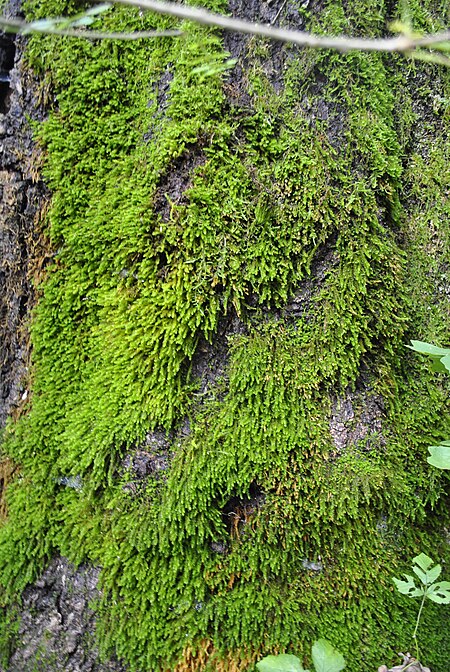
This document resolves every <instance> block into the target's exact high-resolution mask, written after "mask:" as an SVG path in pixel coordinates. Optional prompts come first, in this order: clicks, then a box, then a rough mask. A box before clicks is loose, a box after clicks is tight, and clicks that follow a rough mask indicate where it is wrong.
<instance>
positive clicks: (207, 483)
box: [0, 0, 450, 672]
mask: <svg viewBox="0 0 450 672" xmlns="http://www.w3.org/2000/svg"><path fill="white" fill-rule="evenodd" d="M350 5H351V6H350ZM350 5H349V3H346V8H344V6H343V5H341V4H340V3H338V2H328V3H327V4H326V6H325V7H324V9H323V11H322V12H321V14H320V16H319V15H318V16H315V17H312V19H311V24H312V26H313V27H314V28H315V29H317V30H319V29H320V30H322V31H327V32H328V31H341V30H343V29H344V28H345V29H346V30H347V27H348V21H350V22H351V28H352V30H353V31H355V32H358V33H359V32H360V33H365V34H367V33H369V34H377V33H379V32H380V31H381V30H383V28H384V24H385V20H386V12H387V10H385V9H384V7H378V8H377V10H376V11H374V10H372V9H370V8H368V7H367V3H364V2H361V0H358V1H356V0H354V2H352V3H350ZM29 7H30V11H32V12H34V13H35V14H36V16H47V15H51V14H59V13H62V12H63V11H65V10H66V6H62V5H60V4H59V3H56V2H54V1H53V0H52V1H51V2H50V1H49V2H45V3H39V10H37V8H36V7H35V6H34V3H31V2H30V3H29ZM214 8H215V9H222V10H223V9H224V7H223V6H220V7H219V6H218V5H217V6H215V7H214ZM434 9H436V11H437V9H438V8H434V7H433V11H434ZM37 12H39V13H38V14H37ZM415 12H416V14H417V16H418V17H419V18H420V20H421V21H422V23H423V25H426V22H428V21H429V22H430V23H429V24H428V25H431V26H432V28H433V29H434V28H436V25H437V24H436V22H437V19H436V18H434V19H432V18H429V17H430V16H431V15H430V14H429V12H431V9H429V10H423V9H422V10H421V12H420V16H419V11H418V9H417V10H415ZM103 21H104V25H105V27H112V26H114V28H116V29H117V28H124V27H126V28H127V29H130V28H144V27H147V28H148V27H153V26H154V27H166V26H168V25H170V21H168V20H166V19H161V18H157V19H154V18H148V17H141V16H140V15H139V14H138V13H137V12H133V11H128V10H127V11H125V10H123V9H119V8H117V7H115V8H114V10H113V11H111V13H110V15H105V17H104V18H103ZM428 25H426V27H428ZM185 30H186V35H185V37H184V38H183V39H180V40H172V41H169V40H155V41H153V42H151V43H150V44H149V43H137V44H122V43H109V42H106V43H101V44H88V43H81V42H77V41H74V40H55V39H54V38H50V37H48V38H39V39H33V40H32V41H31V43H30V46H29V59H30V63H31V65H32V66H33V67H34V68H36V69H39V70H40V71H41V72H42V73H43V76H45V77H46V78H47V79H48V81H49V82H50V83H51V85H52V87H53V89H54V91H55V92H56V101H57V102H56V105H55V109H54V110H53V111H52V113H51V114H50V117H49V119H48V121H47V122H46V123H45V124H44V125H43V126H42V127H41V128H39V129H38V131H37V133H38V137H39V138H40V141H41V142H42V143H43V144H44V145H45V147H46V148H47V152H48V159H47V163H46V167H45V171H44V172H45V177H46V180H47V183H48V185H49V186H50V188H51V189H52V191H53V201H52V208H51V211H50V213H49V218H48V232H49V236H50V238H51V241H52V244H53V246H54V250H55V257H54V262H53V264H52V265H51V266H50V268H49V269H48V273H47V278H46V280H45V282H44V283H43V284H42V286H41V292H42V296H41V300H40V302H39V305H38V307H37V309H36V313H35V317H34V321H33V325H32V338H33V348H34V390H33V396H32V401H31V404H30V409H29V413H28V414H27V415H26V416H25V417H22V419H21V420H20V422H19V423H18V424H17V426H16V427H14V428H13V427H10V431H9V436H8V437H7V440H6V443H5V448H4V450H5V451H6V452H7V453H8V455H10V456H11V457H12V458H13V459H14V460H15V461H17V462H18V463H20V465H21V476H20V478H17V479H16V480H15V482H14V483H13V484H12V485H11V486H10V487H9V492H8V504H9V519H8V522H7V523H6V524H5V525H4V526H3V528H2V530H1V532H0V535H1V536H0V541H1V545H0V566H1V581H2V584H3V585H4V595H5V598H4V599H5V602H6V601H8V600H9V601H10V602H12V601H14V599H17V596H18V594H19V593H20V591H21V590H22V589H23V588H24V586H26V585H27V583H29V582H30V581H32V580H33V579H34V578H35V577H36V576H37V574H38V573H39V571H40V570H41V569H42V567H43V565H44V563H45V562H46V561H47V560H48V558H49V557H50V556H51V554H52V553H55V552H60V553H62V554H65V555H67V556H68V557H69V558H70V559H72V560H74V561H77V562H81V561H84V560H90V561H91V562H95V563H98V564H100V565H101V566H102V568H103V572H102V585H103V589H104V598H103V602H102V604H101V605H99V612H100V613H101V619H100V622H99V633H100V636H99V639H100V641H101V643H102V645H103V648H104V649H105V650H107V649H108V647H109V646H111V647H114V648H115V650H116V651H117V653H118V655H119V656H120V657H123V659H124V660H125V661H127V662H128V663H129V665H130V669H132V670H140V671H142V670H152V671H154V670H159V669H161V670H163V669H164V670H165V669H175V668H176V667H177V666H178V667H177V669H184V668H186V669H188V668H187V666H188V664H192V665H194V667H195V669H204V668H205V669H207V668H208V666H209V667H210V668H212V669H220V666H221V665H222V666H224V665H227V666H228V667H226V668H224V669H229V670H231V669H232V665H233V664H235V665H236V666H237V667H238V666H239V665H240V666H241V667H243V666H246V667H248V668H249V669H250V668H251V664H252V661H254V660H255V659H256V658H257V656H258V655H262V654H263V653H264V652H269V651H274V650H284V649H286V648H287V649H290V650H294V651H296V652H299V653H300V654H301V655H303V653H304V652H307V651H309V645H310V642H311V641H312V640H313V639H315V638H317V637H319V636H326V637H327V638H328V639H330V640H332V641H333V642H334V643H335V644H336V645H338V647H339V649H340V650H341V651H342V652H343V653H344V655H345V656H346V658H347V659H348V661H349V664H350V665H352V666H354V667H355V669H357V668H359V667H360V666H361V665H362V664H364V666H365V667H367V668H369V667H376V665H377V664H379V663H380V662H382V661H383V660H384V659H386V657H387V656H389V654H390V652H391V651H392V648H391V647H393V648H394V650H395V649H396V648H398V647H399V646H400V647H401V646H405V645H407V644H408V643H409V637H410V632H411V630H412V626H413V621H414V614H413V615H411V614H410V613H409V610H408V605H405V604H403V603H402V600H401V599H399V598H398V596H397V595H395V594H394V593H393V590H392V586H391V582H390V576H391V575H392V573H394V569H395V568H397V566H398V565H399V564H401V563H402V562H404V561H409V559H410V557H411V556H412V555H414V554H415V553H416V552H418V551H420V550H425V551H427V552H429V553H430V554H432V552H431V550H430V549H435V554H436V555H439V556H440V557H443V558H444V559H445V558H448V550H447V549H446V547H445V544H444V543H443V541H442V540H443V534H442V528H443V524H444V522H445V516H446V500H445V484H446V481H445V476H442V475H441V474H436V473H435V472H434V471H433V470H431V469H430V468H429V467H428V465H427V463H426V460H425V456H426V445H427V443H428V442H429V437H430V436H432V435H439V434H442V435H443V434H444V433H445V429H446V427H447V428H448V424H449V421H448V418H447V417H446V416H445V415H444V414H443V409H444V407H445V402H446V400H447V398H448V387H447V388H445V387H444V386H445V383H442V385H441V386H437V385H436V380H435V377H433V376H432V375H431V374H430V373H429V372H427V371H426V370H424V368H423V367H421V366H420V363H418V362H413V361H410V360H409V358H408V357H407V356H406V354H405V351H404V345H403V344H404V342H405V341H407V339H408V338H409V336H416V337H419V336H420V337H422V338H424V340H434V339H436V338H437V339H441V341H442V339H445V335H446V333H448V328H449V326H450V325H449V321H450V320H449V315H448V308H447V307H446V304H445V292H441V294H440V296H439V297H438V298H436V299H435V300H433V303H432V306H433V307H432V310H431V311H428V304H429V303H430V297H431V296H432V293H433V291H434V288H435V287H436V279H437V278H438V276H439V274H441V276H442V277H444V276H445V278H446V280H445V282H447V283H448V269H447V268H446V267H445V259H446V258H448V256H447V257H446V255H448V245H449V232H448V226H441V225H439V226H437V224H436V222H438V221H440V220H441V219H442V218H443V216H444V214H445V213H446V212H448V204H447V201H446V200H445V198H443V196H442V194H443V190H444V189H445V188H448V172H447V170H448V169H447V167H446V166H447V165H448V162H447V163H446V162H445V160H444V157H445V156H446V153H447V152H448V147H447V146H446V142H447V139H446V135H445V128H446V122H447V121H448V119H447V112H446V110H447V108H446V107H445V104H444V103H442V102H441V103H440V105H441V107H440V108H439V109H437V110H436V111H434V112H433V115H431V113H430V112H429V103H428V101H429V100H430V97H433V96H440V100H441V101H442V100H444V101H445V100H446V97H445V96H446V95H448V89H447V90H446V89H445V88H444V87H445V84H446V82H445V78H446V77H447V75H446V74H445V73H443V72H441V71H440V70H439V69H438V68H434V67H432V66H414V68H413V66H409V65H405V64H404V63H403V62H400V61H399V59H393V58H391V59H387V58H385V57H382V56H380V55H366V54H351V55H346V56H343V55H338V54H328V53H323V54H310V53H307V54H303V53H301V54H298V53H295V52H290V51H289V50H286V52H285V53H284V56H283V58H285V60H286V64H287V65H286V70H285V73H284V85H285V86H284V90H283V92H282V93H281V94H279V95H277V94H275V92H274V90H273V88H272V85H271V83H270V81H269V79H268V75H267V67H266V63H265V58H266V57H267V49H268V47H267V45H265V44H264V43H261V42H259V43H256V42H255V41H253V40H250V41H248V43H247V55H248V59H249V67H248V70H247V72H246V75H245V76H246V78H247V80H248V85H249V90H250V92H251V93H250V95H249V98H248V103H247V105H246V106H244V105H238V104H237V103H236V102H234V103H233V102H232V100H231V102H230V99H227V97H226V94H225V92H226V90H227V87H226V85H227V76H226V75H223V74H215V75H209V76H207V77H204V76H202V75H201V73H196V72H195V70H194V69H195V67H196V66H197V65H198V64H199V63H204V62H217V61H218V60H219V61H220V60H221V59H225V58H226V55H225V54H224V53H223V47H222V41H221V38H220V34H219V32H218V31H213V30H207V29H203V28H199V27H195V26H190V25H186V26H185ZM412 70H415V71H412ZM415 77H422V78H423V80H424V81H428V78H433V80H432V81H433V84H432V88H433V91H432V93H431V94H430V93H425V92H424V93H423V96H422V97H421V96H420V95H418V94H417V92H415V91H414V88H415V87H414V82H415V81H416V79H415ZM430 86H431V85H430ZM446 91H447V93H446ZM422 98H423V100H424V101H426V102H424V103H423V105H422V108H421V107H420V101H421V100H422ZM399 100H401V101H402V104H401V105H399V102H398V101H399ZM436 104H437V103H436ZM415 105H416V106H417V109H414V106H415ZM442 105H444V107H442ZM413 117H415V118H416V119H417V121H416V124H417V125H418V126H420V125H421V124H422V125H423V124H425V123H426V124H428V125H429V133H430V137H432V138H433V142H434V143H435V145H434V147H435V148H434V149H430V150H429V151H422V152H420V151H418V152H416V150H415V148H414V144H415V143H417V133H415V132H413V131H411V128H410V126H409V124H410V120H411V119H412V118H413ZM411 145H412V146H413V147H411ZM422 149H423V147H420V146H419V150H422ZM446 180H447V181H446ZM424 248H425V252H424ZM430 257H431V259H432V261H431V262H430V261H429V259H430ZM446 274H447V275H446ZM447 286H448V285H447ZM424 288H426V292H427V293H426V294H425V296H422V294H421V292H422V290H423V289H424ZM295 302H297V304H296V305H300V309H299V310H293V308H292V306H293V303H295ZM232 314H237V315H238V316H239V318H240V320H241V323H242V325H243V327H242V329H241V331H242V333H241V334H240V335H236V336H234V338H233V339H230V348H229V364H228V366H227V368H226V371H225V374H224V379H223V380H222V382H221V388H220V390H216V393H215V394H213V393H211V391H210V394H209V397H208V398H207V399H206V401H204V402H203V403H202V404H199V403H198V401H197V400H198V396H196V391H197V389H198V384H197V383H196V381H195V378H194V377H193V375H192V373H191V366H190V365H191V363H192V360H193V358H194V357H195V355H196V352H197V350H198V344H199V342H200V341H201V340H202V339H206V340H207V341H208V340H209V341H213V342H214V339H215V338H216V335H217V331H218V327H219V323H220V320H221V319H222V318H223V317H224V316H225V315H232ZM353 393H358V394H360V395H361V399H362V401H361V404H362V405H363V406H364V405H365V404H367V403H368V400H370V399H372V398H375V397H376V398H377V399H379V400H381V401H380V403H381V404H382V407H383V412H382V432H379V433H377V432H375V431H374V432H373V434H372V436H370V435H367V436H362V437H361V438H360V441H359V443H358V442H347V443H342V444H337V443H336V440H335V439H334V437H333V433H332V431H331V429H330V420H331V419H332V415H333V412H334V411H333V408H334V405H335V401H336V397H339V398H340V399H341V400H342V399H345V398H346V396H348V395H349V394H353ZM186 415H187V416H188V417H189V419H190V432H189V435H188V436H187V437H184V438H180V436H181V434H180V433H179V434H176V436H177V439H176V440H175V441H174V442H173V445H172V447H171V450H172V453H173V459H172V461H171V465H170V469H169V470H168V473H167V478H166V480H164V479H160V478H159V479H158V478H157V477H156V476H155V477H153V478H150V479H149V480H148V482H147V484H146V487H145V489H144V490H142V491H141V492H140V493H139V494H138V495H137V496H132V495H131V494H130V491H129V490H127V488H126V487H124V482H125V481H126V475H124V467H123V458H124V456H125V455H126V454H127V453H129V452H130V451H132V450H133V448H135V447H136V446H137V445H139V444H140V443H141V442H142V441H143V440H144V438H145V436H146V434H147V433H148V432H149V431H152V430H155V429H157V428H161V427H162V428H164V430H166V431H168V432H169V431H170V430H172V431H175V433H176V430H177V428H179V426H180V424H181V423H182V422H183V420H184V418H185V417H186ZM70 479H72V480H70ZM67 484H69V485H70V484H72V485H75V486H76V487H67ZM12 558H14V562H12ZM428 618H429V620H428V623H427V630H426V633H425V632H424V639H425V641H426V650H427V652H428V653H429V658H428V661H429V663H430V664H431V665H434V667H433V672H444V669H445V665H444V662H443V661H444V660H448V653H449V652H448V651H447V650H446V648H445V646H446V644H445V643H444V642H443V641H441V639H440V635H439V633H440V632H441V631H442V628H438V627H437V622H438V621H437V620H436V619H437V617H436V614H435V613H434V612H433V610H432V609H431V610H430V611H429V616H428ZM439 618H441V616H439ZM424 631H425V628H424ZM444 644H445V645H444ZM205 651H206V652H207V653H206V654H205V653H204V652H205ZM224 661H226V662H224ZM231 661H235V662H234V663H232V662H231ZM428 661H427V662H428Z"/></svg>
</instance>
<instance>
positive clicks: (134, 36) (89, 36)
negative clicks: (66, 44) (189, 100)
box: [0, 16, 183, 40]
mask: <svg viewBox="0 0 450 672" xmlns="http://www.w3.org/2000/svg"><path fill="white" fill-rule="evenodd" d="M0 26H1V27H2V28H3V30H4V31H5V32H9V33H21V34H22V35H27V34H29V33H45V34H49V35H60V36H62V37H82V38H84V39H86V40H143V39H147V38H150V37H176V36H178V35H182V34H183V32H182V31H181V30H149V31H142V32H135V33H103V32H97V31H94V30H76V29H74V28H56V27H49V26H46V27H45V26H42V27H41V26H39V25H33V24H32V23H28V22H27V21H21V20H20V19H5V18H4V17H2V16H0Z"/></svg>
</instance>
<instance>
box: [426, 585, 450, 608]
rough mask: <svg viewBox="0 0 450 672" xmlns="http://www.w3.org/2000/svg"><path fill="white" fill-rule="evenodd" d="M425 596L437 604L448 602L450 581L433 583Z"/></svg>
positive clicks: (449, 601) (449, 600)
mask: <svg viewBox="0 0 450 672" xmlns="http://www.w3.org/2000/svg"><path fill="white" fill-rule="evenodd" d="M426 595H427V598H428V599H429V600H431V601H432V602H437V604H450V581H441V582H440V583H435V584H434V585H433V586H430V588H429V589H428V590H427V593H426Z"/></svg>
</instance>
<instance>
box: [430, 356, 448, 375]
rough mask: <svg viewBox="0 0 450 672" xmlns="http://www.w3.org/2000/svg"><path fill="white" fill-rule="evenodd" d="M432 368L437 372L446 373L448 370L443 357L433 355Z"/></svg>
mask: <svg viewBox="0 0 450 672" xmlns="http://www.w3.org/2000/svg"><path fill="white" fill-rule="evenodd" d="M431 368H432V370H433V371H436V372H437V373H446V371H447V369H446V368H445V366H444V364H443V363H442V359H438V358H436V357H433V358H432V360H431Z"/></svg>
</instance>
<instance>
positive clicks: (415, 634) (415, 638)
mask: <svg viewBox="0 0 450 672" xmlns="http://www.w3.org/2000/svg"><path fill="white" fill-rule="evenodd" d="M426 596H427V589H426V588H425V591H424V593H423V597H422V602H421V603H420V607H419V613H418V614H417V621H416V627H415V628H414V633H413V639H414V643H415V645H416V659H417V660H419V645H418V643H417V630H418V629H419V623H420V617H421V616H422V609H423V605H424V604H425V598H426Z"/></svg>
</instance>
